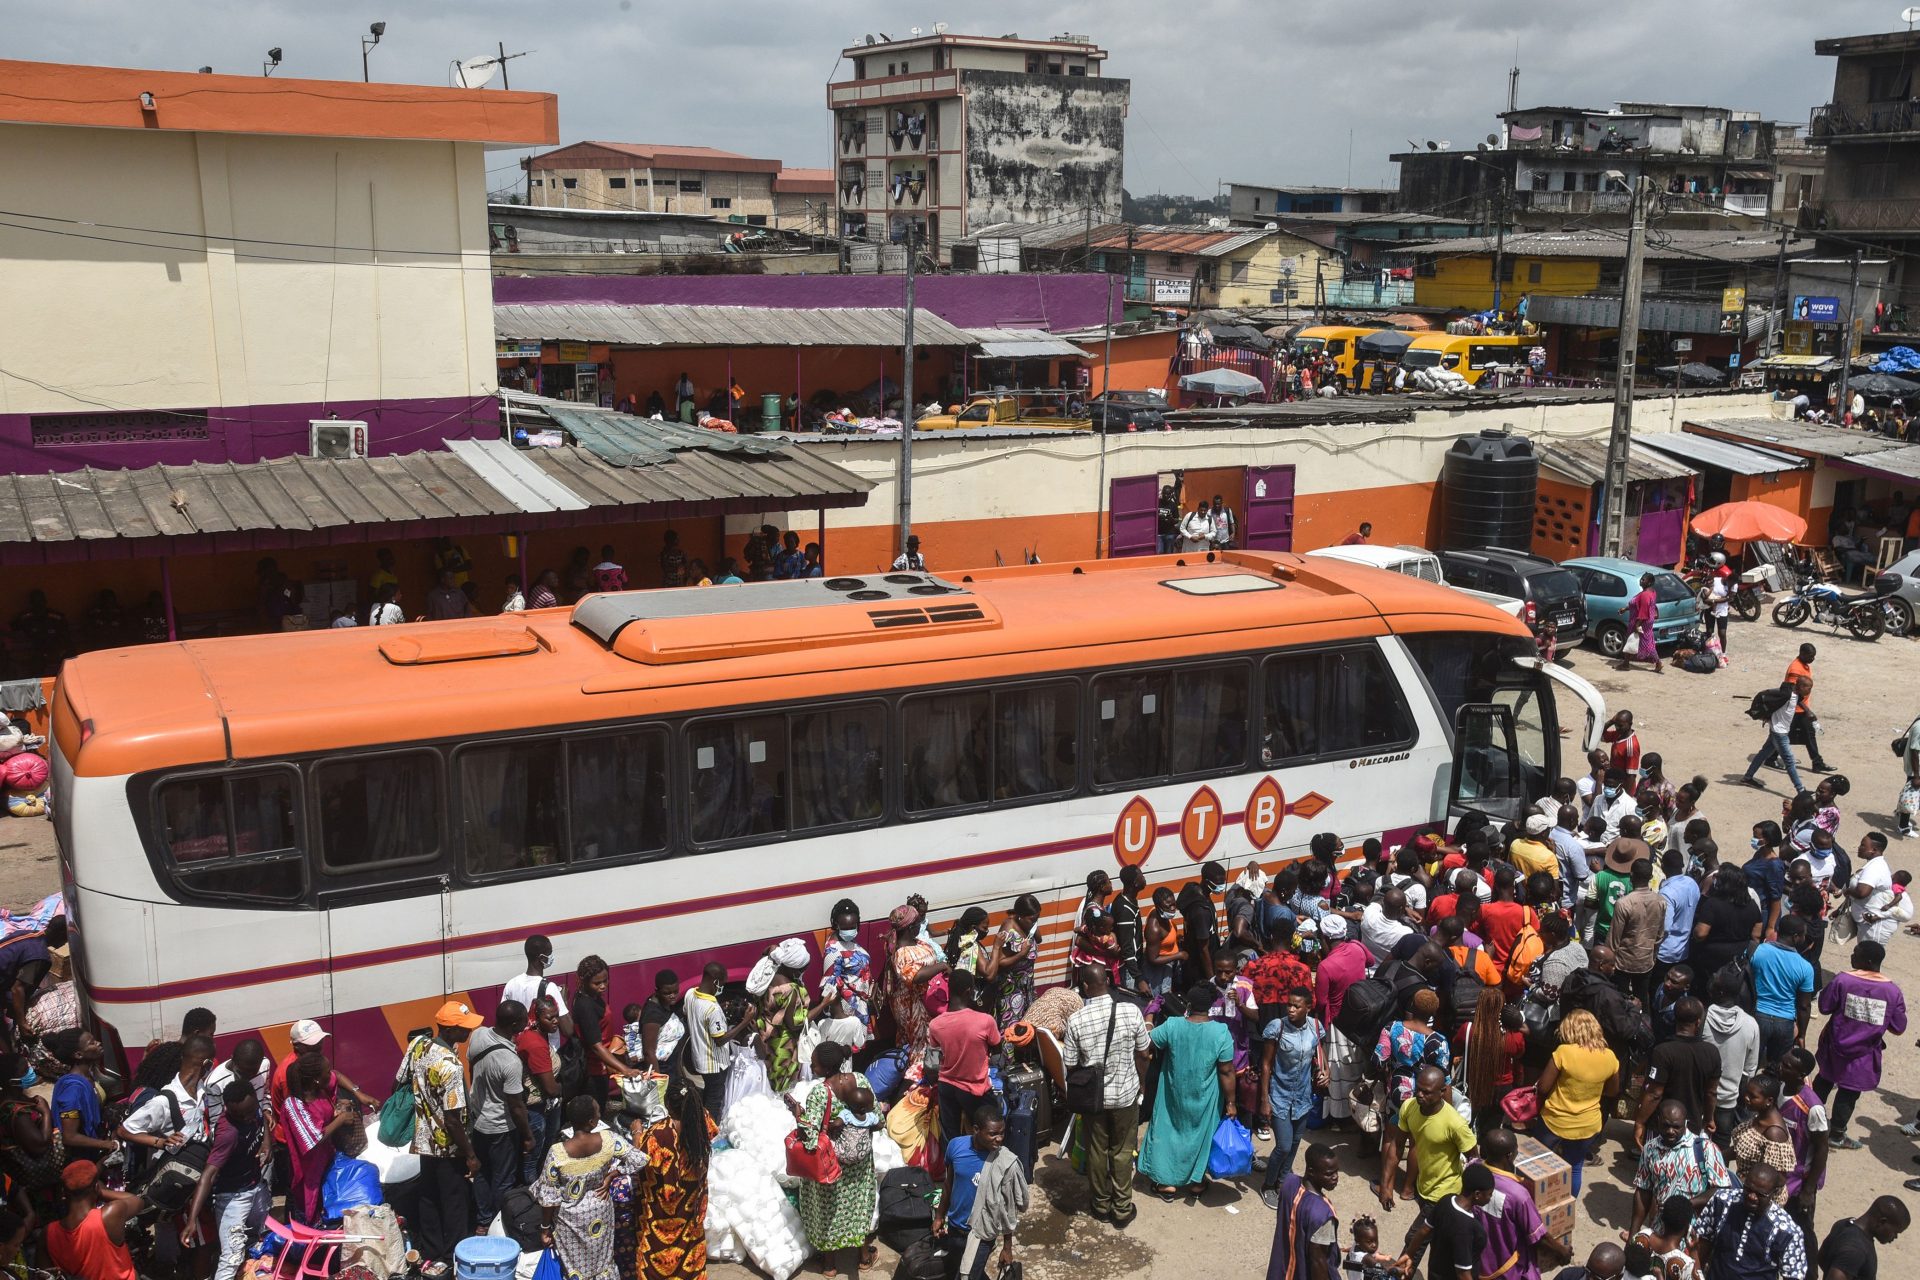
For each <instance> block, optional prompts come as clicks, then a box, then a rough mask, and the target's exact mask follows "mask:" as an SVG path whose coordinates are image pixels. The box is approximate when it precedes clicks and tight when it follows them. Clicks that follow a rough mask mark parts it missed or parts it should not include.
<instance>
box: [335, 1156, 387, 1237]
mask: <svg viewBox="0 0 1920 1280" xmlns="http://www.w3.org/2000/svg"><path fill="white" fill-rule="evenodd" d="M320 1203H321V1205H322V1206H323V1207H324V1208H325V1210H326V1215H327V1221H328V1222H333V1221H335V1220H337V1219H339V1218H343V1217H345V1216H346V1213H347V1210H349V1209H359V1208H362V1207H364V1206H366V1205H370V1204H385V1203H386V1197H385V1196H383V1195H381V1194H380V1171H379V1170H378V1169H376V1168H374V1167H373V1166H372V1165H371V1164H369V1163H368V1162H367V1161H365V1160H355V1159H353V1158H352V1157H350V1156H345V1155H336V1156H335V1157H334V1158H333V1163H332V1164H331V1165H329V1166H327V1178H326V1181H325V1182H322V1183H321V1184H320Z"/></svg>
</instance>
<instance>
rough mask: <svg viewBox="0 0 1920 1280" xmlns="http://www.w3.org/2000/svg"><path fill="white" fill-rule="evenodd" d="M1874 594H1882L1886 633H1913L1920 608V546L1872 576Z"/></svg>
mask: <svg viewBox="0 0 1920 1280" xmlns="http://www.w3.org/2000/svg"><path fill="white" fill-rule="evenodd" d="M1873 594H1874V595H1876V596H1879V597H1880V612H1881V613H1882V614H1884V615H1885V616H1886V619H1887V634H1888V635H1895V636H1905V635H1912V634H1913V617H1914V614H1915V612H1916V611H1920V548H1915V549H1914V550H1912V551H1909V552H1907V554H1905V555H1904V556H1901V557H1900V558H1899V559H1898V560H1895V561H1894V562H1893V563H1892V564H1890V565H1888V566H1887V567H1886V568H1884V569H1882V570H1881V571H1880V575H1879V576H1878V577H1876V578H1875V579H1874V580H1873Z"/></svg>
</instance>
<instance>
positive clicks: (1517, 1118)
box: [1500, 1086, 1540, 1128]
mask: <svg viewBox="0 0 1920 1280" xmlns="http://www.w3.org/2000/svg"><path fill="white" fill-rule="evenodd" d="M1500 1110H1501V1111H1502V1112H1503V1113H1504V1114H1505V1115H1506V1117H1507V1119H1509V1120H1511V1121H1513V1123H1514V1125H1515V1126H1516V1127H1519V1128H1525V1127H1526V1126H1527V1125H1530V1124H1532V1123H1533V1122H1534V1121H1535V1120H1538V1119H1539V1118H1540V1095H1539V1094H1538V1093H1536V1092H1535V1091H1534V1089H1533V1088H1532V1086H1528V1087H1526V1088H1522V1089H1515V1090H1513V1091H1512V1092H1510V1093H1508V1094H1507V1096H1506V1097H1504V1098H1502V1099H1500Z"/></svg>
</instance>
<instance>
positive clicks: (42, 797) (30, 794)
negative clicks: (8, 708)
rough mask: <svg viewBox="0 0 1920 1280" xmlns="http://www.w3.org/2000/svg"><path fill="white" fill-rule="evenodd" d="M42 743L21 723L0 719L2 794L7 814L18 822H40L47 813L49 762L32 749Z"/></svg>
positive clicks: (0, 785)
mask: <svg viewBox="0 0 1920 1280" xmlns="http://www.w3.org/2000/svg"><path fill="white" fill-rule="evenodd" d="M39 742H40V739H38V738H35V737H34V736H32V735H30V734H29V733H28V732H27V731H26V728H25V727H24V726H23V725H22V724H20V723H19V722H18V721H14V722H8V721H6V720H5V719H4V717H0V791H4V792H5V793H6V797H7V812H8V813H9V814H11V815H12V816H14V817H16V818H38V817H42V816H44V815H45V814H46V812H47V758H46V757H45V756H42V755H39V754H37V753H36V752H35V751H34V750H33V748H34V747H35V746H37V745H38V744H39Z"/></svg>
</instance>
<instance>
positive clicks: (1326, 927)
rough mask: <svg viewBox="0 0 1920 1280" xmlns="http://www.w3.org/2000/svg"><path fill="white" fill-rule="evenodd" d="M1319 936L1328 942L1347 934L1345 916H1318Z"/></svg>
mask: <svg viewBox="0 0 1920 1280" xmlns="http://www.w3.org/2000/svg"><path fill="white" fill-rule="evenodd" d="M1320 936H1321V937H1323V938H1325V939H1327V940H1328V941H1329V942H1333V941H1337V940H1340V939H1343V938H1345V937H1346V936H1347V918H1346V917H1345V916H1336V915H1331V914H1329V915H1324V916H1321V917H1320Z"/></svg>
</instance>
